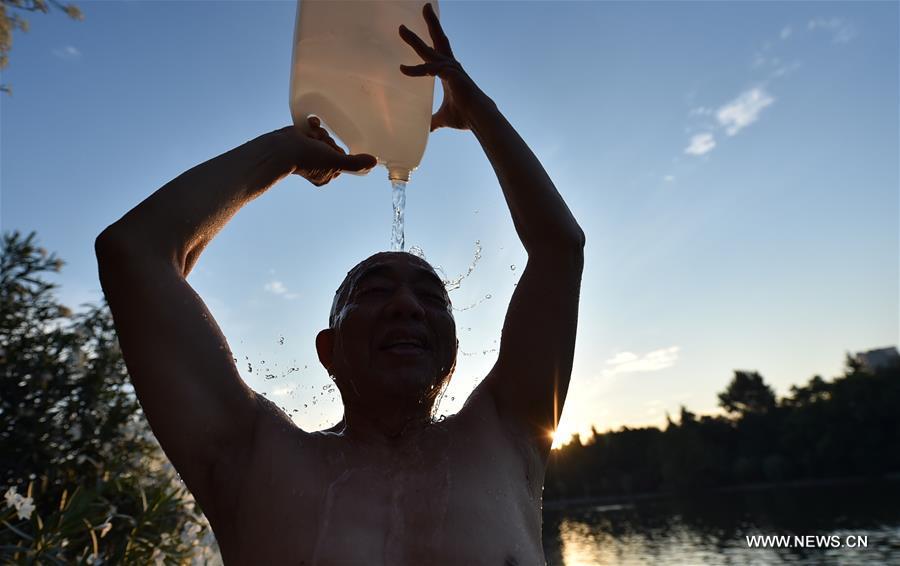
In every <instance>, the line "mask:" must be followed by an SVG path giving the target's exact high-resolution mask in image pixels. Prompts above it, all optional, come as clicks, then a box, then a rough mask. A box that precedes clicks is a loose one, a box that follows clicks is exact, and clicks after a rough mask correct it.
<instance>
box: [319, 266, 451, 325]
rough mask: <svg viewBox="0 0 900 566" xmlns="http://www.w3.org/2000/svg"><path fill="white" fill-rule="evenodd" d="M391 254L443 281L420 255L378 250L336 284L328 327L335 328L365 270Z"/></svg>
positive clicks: (447, 296)
mask: <svg viewBox="0 0 900 566" xmlns="http://www.w3.org/2000/svg"><path fill="white" fill-rule="evenodd" d="M392 255H394V256H401V257H405V258H406V259H408V260H411V261H414V262H416V263H418V264H419V265H421V266H423V267H426V268H427V269H428V271H430V272H431V273H433V274H434V276H435V277H437V279H438V280H439V281H443V279H441V277H440V276H439V275H438V273H437V271H435V269H434V267H432V266H431V264H430V263H428V261H426V260H425V258H423V257H421V256H418V255H415V254H411V253H409V252H378V253H375V254H372V255H370V256H369V257H367V258H366V259H364V260H362V261H361V262H359V263H357V264H356V265H354V266H353V267H352V268H351V269H350V271H348V272H347V275H346V276H345V277H344V280H343V281H341V284H340V286H338V288H337V291H335V292H334V300H333V301H332V303H331V312H330V313H329V314H328V327H329V328H332V329H333V328H335V326H336V325H337V318H338V315H339V314H340V312H341V310H343V308H344V306H345V305H346V304H347V301H348V300H349V299H350V292H351V291H352V290H353V288H354V287H355V286H356V284H357V283H358V282H359V280H360V279H361V278H362V277H363V276H364V275H365V274H366V272H368V270H369V268H370V267H373V266H374V265H377V264H378V262H379V261H380V260H382V259H384V258H386V257H390V256H392ZM445 296H446V298H447V304H448V305H449V304H450V297H449V295H447V294H446V292H445Z"/></svg>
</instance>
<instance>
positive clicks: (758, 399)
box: [719, 370, 775, 417]
mask: <svg viewBox="0 0 900 566" xmlns="http://www.w3.org/2000/svg"><path fill="white" fill-rule="evenodd" d="M719 406H720V407H722V408H723V409H725V410H726V411H728V412H729V413H731V414H733V415H738V416H741V417H744V416H747V415H761V414H765V413H767V412H768V411H769V410H771V409H772V408H774V407H775V392H774V391H772V388H771V387H769V386H768V385H767V384H766V383H765V381H763V378H762V376H761V375H759V373H757V372H755V371H740V370H735V372H734V378H733V379H732V380H731V383H729V384H728V387H727V388H726V389H725V391H723V392H722V393H719Z"/></svg>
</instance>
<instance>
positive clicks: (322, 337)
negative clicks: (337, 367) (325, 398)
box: [316, 328, 334, 375]
mask: <svg viewBox="0 0 900 566" xmlns="http://www.w3.org/2000/svg"><path fill="white" fill-rule="evenodd" d="M316 353H317V354H319V362H320V363H321V364H322V365H323V366H324V367H325V370H326V371H328V375H334V370H333V369H332V368H333V367H334V366H333V364H332V361H333V360H334V330H332V329H330V328H326V329H325V330H322V331H321V332H319V333H318V334H317V335H316Z"/></svg>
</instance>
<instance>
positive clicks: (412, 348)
mask: <svg viewBox="0 0 900 566" xmlns="http://www.w3.org/2000/svg"><path fill="white" fill-rule="evenodd" d="M379 349H380V350H382V351H385V352H391V353H393V354H401V355H414V354H419V353H422V352H425V351H427V350H428V340H427V338H426V337H425V335H424V333H421V332H414V331H408V330H393V331H391V332H388V333H387V334H386V335H385V337H384V338H383V339H382V340H381V341H380V344H379Z"/></svg>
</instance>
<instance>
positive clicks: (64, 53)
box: [53, 45, 81, 61]
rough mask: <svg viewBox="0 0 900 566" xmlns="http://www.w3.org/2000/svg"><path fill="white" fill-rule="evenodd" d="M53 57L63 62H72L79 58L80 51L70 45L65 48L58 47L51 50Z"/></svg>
mask: <svg viewBox="0 0 900 566" xmlns="http://www.w3.org/2000/svg"><path fill="white" fill-rule="evenodd" d="M53 55H55V56H56V57H59V58H60V59H65V60H70V61H71V60H73V59H78V58H80V57H81V51H79V50H78V48H77V47H74V46H72V45H66V46H65V47H58V48H56V49H54V50H53Z"/></svg>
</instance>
